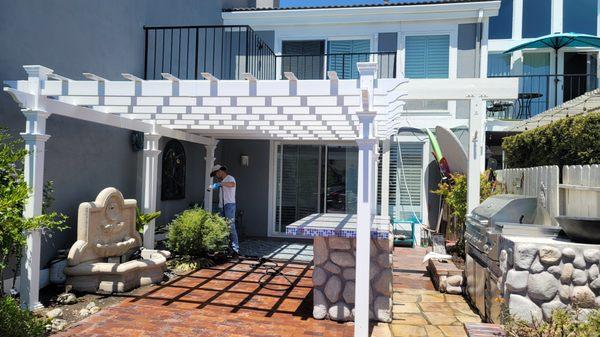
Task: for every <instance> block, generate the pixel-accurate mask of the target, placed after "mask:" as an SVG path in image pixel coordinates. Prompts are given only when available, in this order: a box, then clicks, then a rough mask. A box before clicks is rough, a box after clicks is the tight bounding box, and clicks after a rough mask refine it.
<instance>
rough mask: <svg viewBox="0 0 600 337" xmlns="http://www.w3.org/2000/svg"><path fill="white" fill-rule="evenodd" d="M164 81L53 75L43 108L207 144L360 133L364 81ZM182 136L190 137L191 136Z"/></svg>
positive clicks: (378, 91) (380, 95)
mask: <svg viewBox="0 0 600 337" xmlns="http://www.w3.org/2000/svg"><path fill="white" fill-rule="evenodd" d="M161 75H162V76H163V78H164V80H152V81H143V80H141V79H139V78H137V77H135V76H133V75H131V74H123V77H125V78H126V80H120V81H110V80H107V79H105V78H102V77H100V76H98V75H95V74H91V73H84V77H86V78H87V79H88V80H84V81H78V80H71V79H67V78H65V77H62V76H60V75H54V74H52V76H49V77H48V79H47V80H44V81H43V83H42V90H41V93H40V94H41V95H40V103H41V104H42V105H45V106H46V105H53V104H54V105H60V104H61V103H63V104H65V106H64V109H63V107H53V108H58V109H59V110H61V111H62V110H65V111H67V110H68V111H73V113H71V114H70V115H69V117H74V118H82V119H85V120H91V121H94V122H100V123H104V124H109V125H115V126H119V127H125V128H128V129H132V130H136V131H141V132H149V131H148V128H149V127H148V126H147V125H152V126H153V127H156V128H157V130H159V131H158V132H157V133H159V134H161V135H164V136H168V137H172V138H178V139H182V138H187V139H185V140H189V139H190V138H192V139H194V140H195V141H196V142H201V143H202V142H203V139H202V138H194V137H196V136H195V135H197V134H201V135H202V136H213V137H219V138H229V137H238V136H239V135H240V134H243V135H244V136H247V137H249V138H256V139H282V140H326V141H352V140H355V139H356V136H357V133H358V125H359V123H358V118H357V115H356V112H357V111H359V110H360V109H361V108H362V107H361V90H360V88H359V82H358V81H357V80H339V79H338V77H337V74H336V73H335V72H329V74H328V75H329V78H330V80H297V79H296V76H295V75H294V74H291V73H290V74H286V76H287V77H288V79H289V80H288V81H280V80H277V81H259V80H256V78H255V77H254V76H253V75H252V74H244V78H245V79H246V80H237V81H221V80H218V79H216V78H215V77H214V76H212V75H211V74H208V73H206V74H202V75H203V77H204V78H205V80H180V79H178V78H176V77H175V76H173V75H171V74H167V73H163V74H161ZM382 83H383V84H384V85H381V86H379V87H377V86H375V88H374V90H373V91H374V92H373V94H374V95H376V96H377V99H375V103H374V110H375V111H384V110H385V107H386V106H387V104H388V101H387V96H388V90H387V87H389V86H391V85H393V82H392V81H389V80H388V81H385V82H382ZM10 85H11V86H12V88H8V89H7V91H9V93H11V94H13V95H14V96H19V97H16V99H17V100H18V101H23V100H28V99H31V98H32V97H25V96H27V95H30V94H28V91H29V85H30V84H29V81H17V82H16V83H12V84H10ZM367 94H369V93H367ZM42 108H43V107H42ZM109 116H115V117H114V118H113V117H109ZM123 118H124V119H125V120H124V119H123ZM129 121H131V122H129ZM135 121H139V122H141V123H135ZM167 130H172V131H167ZM178 131H186V132H185V135H186V136H184V134H182V133H179V132H178ZM204 143H206V142H204Z"/></svg>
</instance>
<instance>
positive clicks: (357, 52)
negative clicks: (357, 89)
mask: <svg viewBox="0 0 600 337" xmlns="http://www.w3.org/2000/svg"><path fill="white" fill-rule="evenodd" d="M370 52H371V41H369V40H334V41H329V43H328V46H327V53H328V54H329V55H328V56H327V69H328V70H330V71H335V72H337V74H338V77H339V78H342V79H350V78H358V68H357V67H356V63H357V62H367V61H369V53H370Z"/></svg>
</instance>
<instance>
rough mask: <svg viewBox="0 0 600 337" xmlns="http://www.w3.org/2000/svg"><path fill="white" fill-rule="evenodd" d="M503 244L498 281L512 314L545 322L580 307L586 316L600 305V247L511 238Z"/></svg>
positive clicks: (528, 319)
mask: <svg viewBox="0 0 600 337" xmlns="http://www.w3.org/2000/svg"><path fill="white" fill-rule="evenodd" d="M502 247H503V248H504V249H502V250H501V253H500V270H501V272H502V278H501V279H499V281H498V282H499V283H500V284H499V289H501V291H503V296H504V300H505V301H507V302H505V303H508V308H509V311H510V313H511V314H513V315H515V316H517V317H520V318H522V319H524V320H526V321H528V322H531V321H532V320H535V321H541V320H542V319H545V320H548V319H549V317H550V316H551V314H552V311H554V310H555V309H557V308H569V307H571V308H572V307H574V306H577V307H578V308H580V310H581V314H582V315H581V316H582V318H585V316H586V315H587V313H589V311H590V310H591V309H592V308H598V307H600V278H599V277H598V275H599V270H598V262H599V261H600V246H591V245H581V244H557V245H545V244H532V243H523V242H520V243H514V242H512V241H508V243H507V244H505V245H503V246H502Z"/></svg>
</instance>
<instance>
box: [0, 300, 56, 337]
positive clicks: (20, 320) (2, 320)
mask: <svg viewBox="0 0 600 337" xmlns="http://www.w3.org/2000/svg"><path fill="white" fill-rule="evenodd" d="M46 324H48V321H47V320H46V319H43V318H38V317H36V316H35V315H34V314H32V313H31V312H29V311H28V310H23V309H21V307H20V306H19V302H18V301H17V300H15V299H14V298H12V297H10V296H5V297H2V298H0V336H11V337H35V336H43V335H44V334H45V332H46V327H45V326H46Z"/></svg>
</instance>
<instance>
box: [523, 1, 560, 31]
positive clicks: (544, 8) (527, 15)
mask: <svg viewBox="0 0 600 337" xmlns="http://www.w3.org/2000/svg"><path fill="white" fill-rule="evenodd" d="M565 2H569V3H570V1H565ZM551 6H552V1H551V0H524V1H523V37H524V38H530V37H540V36H544V35H547V34H550V21H551V17H552V15H551V12H552V7H551Z"/></svg>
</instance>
